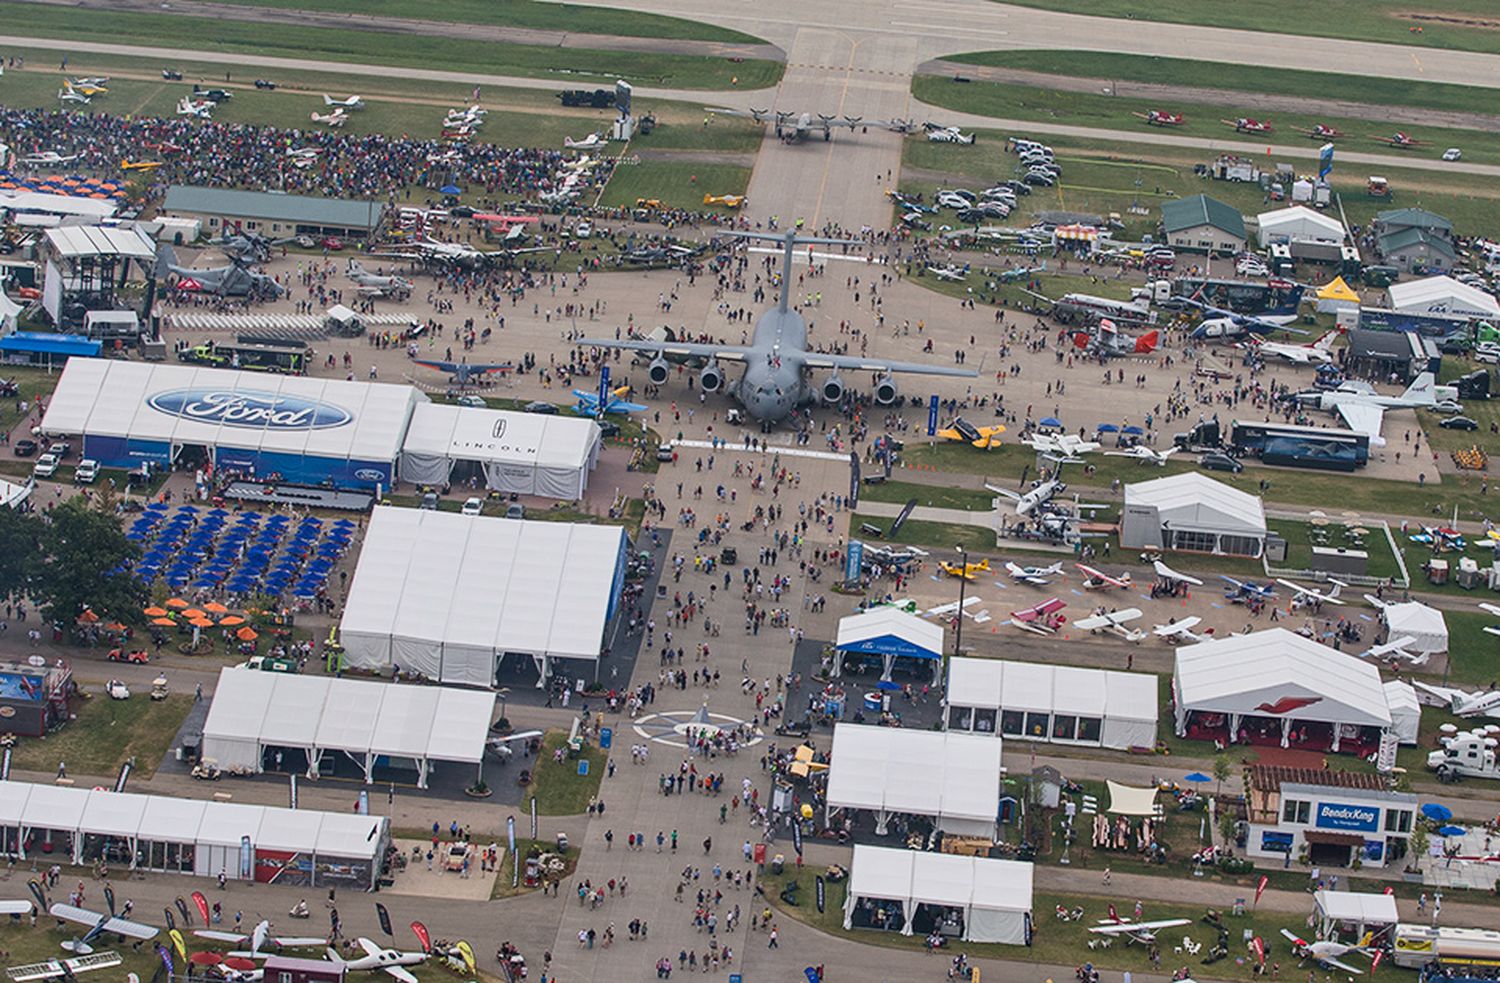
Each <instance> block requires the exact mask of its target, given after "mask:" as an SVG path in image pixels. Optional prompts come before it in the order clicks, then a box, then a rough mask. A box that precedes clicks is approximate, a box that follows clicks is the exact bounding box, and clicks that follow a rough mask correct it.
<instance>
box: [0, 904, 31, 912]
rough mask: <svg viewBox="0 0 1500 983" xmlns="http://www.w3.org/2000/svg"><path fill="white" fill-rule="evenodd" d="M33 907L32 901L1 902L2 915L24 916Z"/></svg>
mask: <svg viewBox="0 0 1500 983" xmlns="http://www.w3.org/2000/svg"><path fill="white" fill-rule="evenodd" d="M31 907H32V904H31V902H30V901H0V915H24V914H26V913H27V912H29V911H30V910H31Z"/></svg>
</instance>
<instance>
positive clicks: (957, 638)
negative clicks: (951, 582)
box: [953, 545, 969, 655]
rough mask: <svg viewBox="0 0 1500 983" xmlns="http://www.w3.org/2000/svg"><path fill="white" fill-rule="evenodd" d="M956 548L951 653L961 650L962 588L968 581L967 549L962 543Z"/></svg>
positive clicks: (957, 652) (962, 639) (962, 630)
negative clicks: (955, 600)
mask: <svg viewBox="0 0 1500 983" xmlns="http://www.w3.org/2000/svg"><path fill="white" fill-rule="evenodd" d="M955 548H956V549H957V550H958V618H957V621H956V622H955V624H954V626H953V654H954V655H958V654H959V653H960V652H962V651H963V641H964V588H965V587H967V586H968V583H969V551H968V550H966V549H964V548H963V546H962V545H960V546H957V547H955Z"/></svg>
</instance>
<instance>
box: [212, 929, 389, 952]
mask: <svg viewBox="0 0 1500 983" xmlns="http://www.w3.org/2000/svg"><path fill="white" fill-rule="evenodd" d="M198 934H199V935H202V934H203V933H202V932H199V933H198ZM266 941H267V942H269V943H271V945H274V946H280V947H281V948H283V949H308V948H311V947H313V946H315V945H327V944H328V940H327V939H315V938H313V937H312V936H310V935H284V936H280V937H278V938H272V939H266ZM376 951H379V950H376Z"/></svg>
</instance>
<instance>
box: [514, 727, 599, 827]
mask: <svg viewBox="0 0 1500 983" xmlns="http://www.w3.org/2000/svg"><path fill="white" fill-rule="evenodd" d="M567 744H568V735H567V732H566V731H561V730H550V731H548V732H547V734H546V736H545V737H543V738H542V750H541V753H540V754H538V755H537V756H536V758H535V760H534V763H533V764H532V772H531V794H532V795H533V796H535V797H536V811H537V813H538V814H539V815H543V816H573V815H577V814H578V813H580V812H583V811H584V810H585V809H587V808H588V805H589V801H590V800H591V799H593V798H594V797H595V796H597V795H598V794H599V783H600V781H602V780H603V778H604V764H605V762H606V761H607V760H608V759H609V755H608V754H607V753H605V752H604V751H601V750H600V749H599V748H598V747H596V746H594V745H592V744H589V745H586V746H585V747H584V749H583V757H584V758H586V759H587V760H588V763H589V773H588V774H587V775H582V776H581V775H579V774H578V761H577V760H574V759H572V758H569V757H567V756H566V755H564V756H563V763H562V764H557V763H556V762H554V761H553V760H552V753H553V752H554V751H556V750H557V749H558V748H566V747H567Z"/></svg>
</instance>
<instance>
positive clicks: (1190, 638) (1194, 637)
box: [1151, 615, 1207, 645]
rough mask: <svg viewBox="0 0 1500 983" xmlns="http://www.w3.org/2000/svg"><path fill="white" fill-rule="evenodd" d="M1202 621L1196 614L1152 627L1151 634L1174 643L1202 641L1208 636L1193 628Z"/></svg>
mask: <svg viewBox="0 0 1500 983" xmlns="http://www.w3.org/2000/svg"><path fill="white" fill-rule="evenodd" d="M1202 622H1203V619H1202V618H1199V617H1197V616H1196V615H1195V616H1192V617H1188V618H1180V619H1178V620H1177V621H1173V622H1169V623H1168V624H1165V625H1157V626H1156V627H1155V628H1153V629H1151V634H1153V635H1155V636H1156V637H1157V638H1160V639H1162V640H1163V641H1167V642H1171V643H1172V644H1174V645H1181V644H1182V643H1184V642H1201V641H1203V640H1204V639H1205V638H1206V637H1207V636H1205V635H1200V634H1197V633H1195V632H1194V631H1193V629H1194V628H1197V627H1198V625H1199V624H1201V623H1202Z"/></svg>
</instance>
